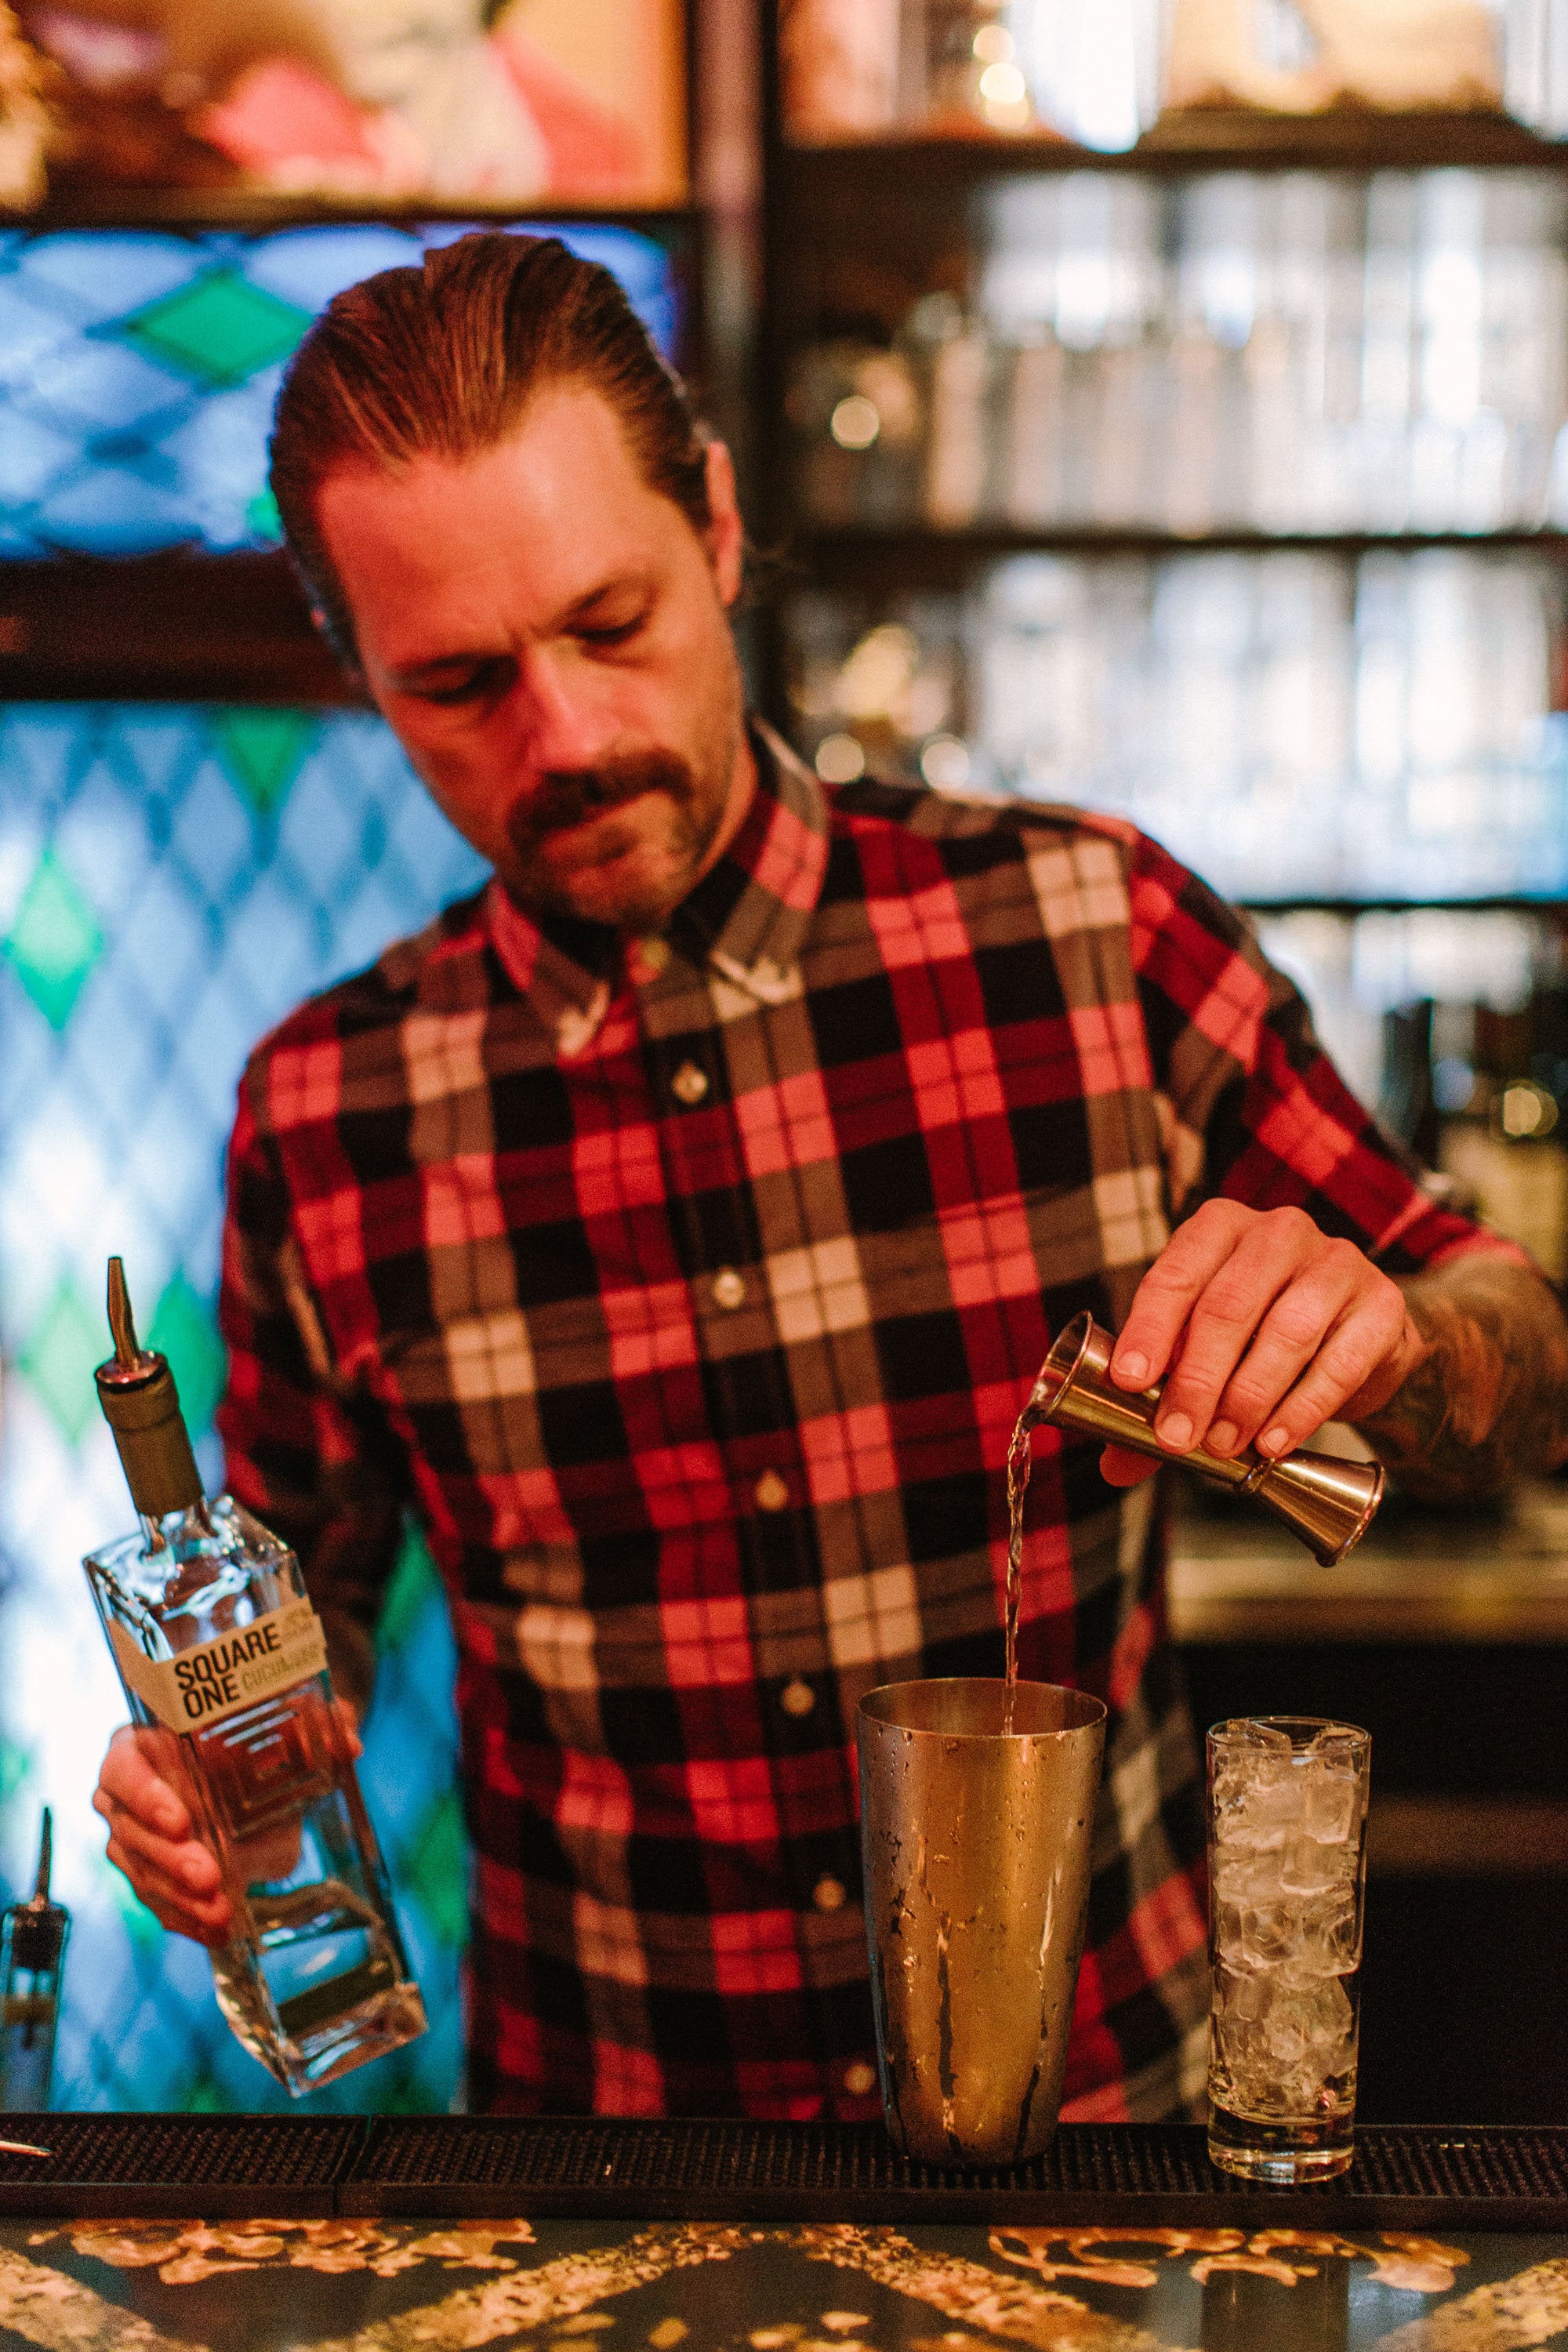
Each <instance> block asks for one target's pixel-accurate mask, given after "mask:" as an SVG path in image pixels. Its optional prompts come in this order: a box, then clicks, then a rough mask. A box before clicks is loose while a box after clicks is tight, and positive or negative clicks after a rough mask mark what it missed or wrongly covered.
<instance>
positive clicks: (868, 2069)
mask: <svg viewBox="0 0 1568 2352" xmlns="http://www.w3.org/2000/svg"><path fill="white" fill-rule="evenodd" d="M844 2087H845V2089H846V2090H847V2092H848V2094H849V2095H850V2097H851V2098H852V2099H863V2098H864V2097H865V2096H866V2094H867V2092H868V2091H874V2090H875V2089H876V2087H877V2069H876V2068H875V2066H868V2065H867V2063H866V2061H865V2060H864V2058H857V2059H856V2061H855V2063H854V2064H853V2066H846V2068H845V2069H844Z"/></svg>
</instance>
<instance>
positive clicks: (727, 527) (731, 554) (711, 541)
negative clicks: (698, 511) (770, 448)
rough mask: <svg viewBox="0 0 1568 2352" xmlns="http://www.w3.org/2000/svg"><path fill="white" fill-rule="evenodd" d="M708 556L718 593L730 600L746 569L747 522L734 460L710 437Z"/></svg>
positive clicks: (708, 461) (739, 588)
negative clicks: (738, 490)
mask: <svg viewBox="0 0 1568 2352" xmlns="http://www.w3.org/2000/svg"><path fill="white" fill-rule="evenodd" d="M707 468H708V511H709V514H710V517H711V518H712V520H711V521H710V523H709V526H708V560H709V562H710V563H711V565H712V566H713V577H714V579H715V580H716V581H717V582H718V583H719V593H720V595H721V597H722V599H723V601H724V603H725V604H733V603H734V601H735V599H736V597H737V596H738V595H739V594H740V593H741V580H742V573H743V572H744V569H745V557H746V526H745V524H744V523H743V522H742V520H741V509H740V505H739V502H738V501H737V499H736V496H735V463H734V459H733V458H732V457H731V455H730V452H729V450H728V449H727V448H726V447H725V446H724V444H723V442H722V441H710V443H709V444H708V452H707Z"/></svg>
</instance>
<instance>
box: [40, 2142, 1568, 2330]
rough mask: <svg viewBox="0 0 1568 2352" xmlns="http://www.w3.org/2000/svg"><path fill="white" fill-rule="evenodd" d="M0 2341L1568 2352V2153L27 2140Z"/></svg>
mask: <svg viewBox="0 0 1568 2352" xmlns="http://www.w3.org/2000/svg"><path fill="white" fill-rule="evenodd" d="M0 2136H4V2137H7V2138H31V2139H34V2140H37V2141H40V2142H41V2143H42V2144H43V2145H45V2146H47V2147H49V2148H50V2149H51V2151H52V2152H51V2155H50V2157H49V2158H48V2159H47V2161H40V2160H39V2159H37V2158H26V2157H19V2156H0V2344H4V2345H7V2346H9V2345H13V2344H17V2343H25V2344H27V2345H32V2346H38V2347H51V2348H52V2347H61V2352H64V2347H71V2352H174V2347H178V2346H183V2347H186V2352H195V2347H210V2352H229V2347H235V2352H238V2347H247V2352H248V2347H257V2346H267V2347H272V2346H278V2347H282V2346H285V2345H287V2346H290V2347H301V2352H302V2348H303V2347H313V2352H328V2347H331V2352H349V2347H353V2352H401V2347H404V2346H407V2347H409V2352H416V2347H423V2352H446V2347H458V2346H464V2347H468V2346H479V2345H486V2344H491V2343H496V2344H500V2343H506V2344H509V2345H512V2344H518V2343H529V2344H534V2343H537V2344H540V2345H545V2346H549V2347H552V2352H574V2347H576V2346H578V2345H579V2344H580V2343H581V2339H584V2338H589V2339H592V2338H594V2337H595V2336H599V2335H601V2334H603V2335H604V2336H606V2337H607V2338H608V2352H615V2348H616V2347H627V2352H630V2347H634V2346H635V2347H638V2352H641V2347H644V2346H647V2347H651V2352H674V2347H676V2346H678V2345H686V2346H688V2347H689V2352H708V2347H710V2346H711V2347H714V2352H718V2347H731V2352H743V2347H752V2352H984V2347H986V2346H992V2347H1015V2346H1018V2345H1026V2346H1030V2347H1035V2352H1068V2347H1095V2352H1163V2347H1170V2352H1177V2347H1189V2352H1190V2347H1195V2346H1200V2345H1201V2346H1202V2347H1205V2352H1212V2347H1243V2346H1246V2347H1281V2352H1290V2347H1297V2346H1300V2347H1335V2348H1336V2352H1338V2347H1345V2352H1352V2347H1353V2352H1359V2347H1373V2346H1378V2347H1389V2352H1394V2347H1397V2352H1503V2347H1523V2346H1526V2345H1531V2346H1534V2345H1544V2344H1547V2343H1549V2342H1552V2341H1554V2340H1555V2339H1556V2337H1557V2336H1558V2333H1559V2331H1563V2330H1568V2128H1557V2127H1552V2126H1548V2127H1542V2128H1540V2129H1527V2128H1522V2127H1520V2128H1492V2127H1483V2128H1477V2129H1473V2130H1462V2129H1456V2128H1448V2127H1438V2126H1431V2127H1427V2128H1419V2127H1408V2128H1401V2127H1395V2126H1370V2127H1367V2128H1365V2129H1364V2130H1363V2131H1362V2132H1361V2133H1360V2134H1358V2139H1357V2149H1356V2158H1355V2163H1354V2165H1353V2167H1352V2170H1351V2172H1350V2173H1349V2174H1348V2175H1347V2176H1345V2178H1344V2179H1343V2180H1342V2181H1341V2182H1338V2183H1335V2184H1333V2185H1331V2186H1330V2187H1327V2188H1322V2189H1310V2190H1296V2191H1283V2190H1270V2189H1258V2188H1254V2187H1250V2186H1244V2185H1243V2184H1241V2183H1240V2182H1237V2181H1235V2180H1232V2179H1227V2178H1226V2177H1225V2176H1223V2175H1221V2174H1219V2173H1217V2172H1215V2170H1214V2169H1213V2168H1211V2167H1210V2165H1209V2163H1208V2159H1207V2157H1206V2154H1205V2142H1204V2135H1203V2132H1202V2131H1201V2129H1197V2128H1194V2127H1192V2126H1135V2125H1064V2126H1062V2127H1061V2129H1060V2130H1059V2131H1058V2135H1057V2138H1056V2141H1055V2143H1054V2145H1053V2146H1052V2147H1051V2148H1050V2149H1049V2150H1048V2151H1047V2155H1046V2156H1045V2157H1044V2158H1041V2159H1040V2160H1039V2161H1038V2162H1037V2163H1036V2164H1034V2165H1031V2166H1028V2167H1026V2168H1021V2169H1019V2170H1018V2171H1016V2172H996V2173H987V2174H979V2173H952V2174H945V2173H942V2172H939V2171H937V2170H935V2169H933V2168H928V2167H922V2166H919V2165H909V2164H906V2163H904V2162H903V2161H902V2160H901V2159H900V2158H898V2157H897V2156H896V2155H895V2154H894V2153H893V2151H892V2149H891V2147H889V2143H888V2140H887V2138H886V2137H885V2135H884V2134H883V2133H882V2132H881V2130H880V2129H879V2127H877V2126H834V2125H821V2124H746V2123H739V2122H711V2123H703V2122H681V2121H669V2122H664V2121H659V2122H646V2121H641V2120H618V2119H604V2118H601V2119H575V2118H572V2119H566V2118H542V2119H536V2120H527V2121H524V2120H520V2119H513V2118H490V2117H472V2118H468V2117H462V2118H457V2117H428V2118H422V2117H371V2118H360V2117H354V2116H320V2117H296V2116H285V2117H278V2116H95V2115H69V2116H63V2115H62V2116H10V2117H0Z"/></svg>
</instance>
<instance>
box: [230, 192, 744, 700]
mask: <svg viewBox="0 0 1568 2352" xmlns="http://www.w3.org/2000/svg"><path fill="white" fill-rule="evenodd" d="M551 383H581V384H584V385H585V386H586V387H588V388H589V389H591V390H593V391H595V392H597V393H599V394H601V395H602V396H603V397H604V398H605V400H606V401H608V403H609V404H610V405H611V407H612V408H613V409H614V410H615V412H616V415H617V417H618V418H619V420H620V424H621V428H622V430H623V432H624V433H625V434H626V440H627V443H628V445H629V446H630V448H631V451H632V455H633V457H634V458H635V459H636V461H637V465H638V467H640V469H641V472H642V475H643V478H644V480H645V481H646V482H647V484H648V486H649V488H651V489H654V490H657V491H658V492H659V493H660V494H661V495H662V496H664V497H665V498H668V499H672V500H673V501H674V503H675V505H676V506H678V507H679V509H680V510H681V512H682V513H683V514H684V515H685V516H686V518H687V520H688V521H689V523H690V524H691V526H692V529H693V530H696V531H698V532H699V533H703V532H706V530H708V527H709V525H710V522H711V520H712V514H711V510H710V506H709V502H708V474H707V452H708V435H707V432H706V429H705V428H704V426H703V425H702V424H701V422H700V419H699V418H698V416H697V415H696V412H695V410H694V409H693V407H692V405H691V402H690V399H689V395H688V394H687V392H686V388H685V386H684V385H683V384H682V383H681V382H680V380H679V377H678V376H676V375H675V374H674V373H672V372H671V371H670V369H668V367H666V365H665V363H664V362H663V361H662V360H661V359H660V357H659V355H658V352H657V351H656V350H655V348H654V346H653V344H652V342H651V341H649V338H648V334H647V329H646V328H645V327H644V326H643V324H642V321H641V320H639V319H638V317H637V313H636V311H635V310H633V309H632V307H631V304H630V303H629V302H628V301H627V300H626V295H625V294H624V293H623V292H622V290H621V288H620V285H619V284H618V282H617V281H616V278H615V277H614V276H613V275H612V274H611V272H610V271H609V270H607V269H605V268H601V267H600V265H599V264H598V263H597V262H593V261H583V260H580V259H579V258H578V257H577V256H576V255H575V254H574V253H572V252H570V251H569V250H568V249H567V247H565V246H564V245H563V244H562V242H561V240H560V238H559V237H553V236H548V237H546V236H517V235H514V234H512V233H510V232H508V231H505V230H498V229H491V230H480V231H479V232H477V233H476V234H475V235H473V236H464V237H459V238H458V240H457V242H456V243H455V244H452V245H448V246H442V247H436V248H434V249H433V250H432V251H431V252H429V253H427V254H426V257H425V261H424V264H423V266H422V267H421V268H404V269H383V270H381V271H379V272H378V273H377V275H376V276H375V277H374V278H364V279H363V280H362V281H361V283H360V284H359V285H357V286H350V287H346V288H345V289H344V290H343V291H342V293H341V294H338V295H335V296H334V297H333V299H332V300H331V302H330V303H329V304H328V305H327V308H326V309H325V310H323V311H322V313H321V317H320V318H319V319H318V320H316V322H315V324H314V325H313V326H312V327H311V329H310V332H309V333H308V334H307V335H306V337H305V339H304V341H303V342H302V343H301V344H300V348H299V350H298V351H297V352H295V354H294V357H293V359H292V361H291V362H289V370H288V373H287V374H286V375H285V377H284V379H283V389H282V391H281V393H280V394H279V399H278V411H277V415H276V417H275V419H274V422H273V429H272V446H271V460H272V463H271V478H272V491H273V496H274V497H275V498H276V499H277V501H278V510H279V514H280V515H281V517H282V520H283V530H284V534H285V537H286V538H287V541H288V544H289V553H290V555H291V556H292V558H293V561H294V563H295V565H296V567H297V569H298V570H299V572H300V575H301V577H302V579H303V581H304V583H305V586H306V588H307V590H308V592H309V593H310V597H311V600H312V602H313V603H314V604H316V606H317V607H318V608H319V610H320V611H321V614H323V616H324V619H325V622H326V628H327V634H328V635H329V636H330V638H331V642H332V645H333V646H334V647H335V649H336V651H337V652H338V654H339V655H340V656H341V657H342V659H343V660H344V661H345V662H347V663H348V664H350V666H351V667H357V653H356V648H355V644H354V631H353V615H352V614H351V612H350V610H349V605H348V600H347V598H346V596H345V594H344V593H343V588H342V582H341V581H340V580H339V579H338V577H337V574H336V572H335V571H334V570H333V567H332V562H331V557H330V556H329V554H328V552H327V548H326V543H325V541H324V540H323V538H322V535H321V526H320V523H319V521H318V519H317V504H318V499H319V497H320V493H321V485H322V483H323V482H324V481H325V480H326V479H327V478H328V476H329V475H331V474H332V473H334V472H336V471H337V470H338V469H339V468H340V467H363V466H368V467H381V468H384V469H385V470H387V471H389V472H395V471H396V470H397V469H398V467H402V466H405V465H407V464H408V463H409V462H410V460H412V459H413V458H416V457H445V458H447V459H450V460H452V461H454V462H458V463H460V462H461V461H462V460H463V459H464V458H467V457H477V456H479V454H480V452H481V451H483V450H486V449H489V448H493V447H494V446H495V445H496V444H497V443H498V442H500V441H503V440H504V439H505V438H506V436H507V435H508V434H509V433H510V431H512V430H513V428H514V427H515V426H516V425H517V424H518V422H519V421H520V419H521V415H522V412H523V410H524V409H525V408H526V406H527V405H528V403H529V401H530V400H531V398H532V397H533V395H534V394H535V393H537V392H539V391H540V390H541V389H542V387H543V386H544V385H546V384H551Z"/></svg>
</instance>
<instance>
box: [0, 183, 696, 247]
mask: <svg viewBox="0 0 1568 2352" xmlns="http://www.w3.org/2000/svg"><path fill="white" fill-rule="evenodd" d="M701 218H702V215H701V212H700V207H699V206H697V205H647V206H638V205H631V206H626V205H595V204H581V203H574V202H573V201H571V200H570V199H568V198H566V197H562V198H560V199H559V200H557V201H554V202H552V203H548V204H537V205H494V204H487V203H485V202H483V201H482V200H480V199H478V198H476V199H475V201H474V202H473V203H471V204H454V203H452V202H450V201H449V200H448V199H446V198H438V197H433V198H431V199H430V200H429V201H428V202H421V201H418V200H414V199H397V200H394V201H390V202H377V201H376V200H375V199H374V197H373V196H371V195H368V194H361V195H353V196H345V197H344V198H343V199H342V202H341V203H336V202H334V201H333V200H332V199H331V197H330V196H327V195H323V194H320V193H319V192H317V193H312V194H300V195H288V194H274V193H271V192H269V191H268V190H266V189H258V188H252V187H245V186H242V185H239V184H234V185H232V186H224V187H208V188H196V187H193V188H154V187H145V188H143V187H133V186H123V187H110V186H103V185H100V186H94V187H78V188H72V187H70V186H65V187H60V188H57V189H54V190H51V192H50V194H48V196H47V198H46V200H45V202H44V203H43V204H42V205H39V206H38V207H37V210H35V211H33V212H28V213H16V212H8V211H6V210H5V209H4V208H3V207H0V228H8V229H26V230H28V231H29V232H32V233H34V234H37V235H43V234H45V233H46V232H47V231H50V230H58V229H73V228H123V229H159V228H169V229H186V230H200V229H230V230H245V231H247V232H249V233H251V234H253V235H255V236H268V235H269V234H270V233H272V232H273V231H275V230H279V229H289V228H363V227H375V228H384V227H392V228H416V227H419V226H423V225H425V224H426V223H435V222H440V221H451V222H454V223H456V222H463V223H468V222H472V223H473V225H474V226H476V227H483V226H495V227H507V228H527V227H529V226H534V225H537V226H541V227H553V226H556V224H557V223H569V224H572V225H574V226H581V227H584V228H587V227H593V228H629V229H640V230H641V231H642V232H643V233H644V234H645V235H647V236H658V237H669V236H678V235H680V234H683V233H688V232H689V233H695V232H696V230H697V229H698V227H699V226H700V222H701Z"/></svg>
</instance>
